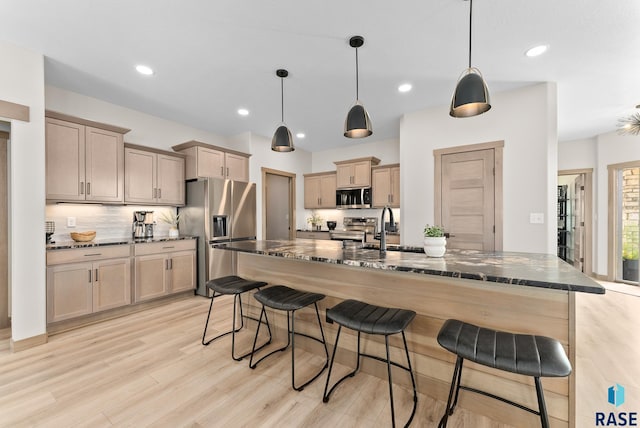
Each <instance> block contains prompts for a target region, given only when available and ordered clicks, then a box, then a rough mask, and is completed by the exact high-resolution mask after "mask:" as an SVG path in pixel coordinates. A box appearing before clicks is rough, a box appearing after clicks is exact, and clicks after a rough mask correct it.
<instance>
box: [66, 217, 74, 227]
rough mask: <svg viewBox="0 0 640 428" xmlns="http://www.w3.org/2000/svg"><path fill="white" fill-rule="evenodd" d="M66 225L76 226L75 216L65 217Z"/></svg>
mask: <svg viewBox="0 0 640 428" xmlns="http://www.w3.org/2000/svg"><path fill="white" fill-rule="evenodd" d="M67 227H76V218H75V217H67Z"/></svg>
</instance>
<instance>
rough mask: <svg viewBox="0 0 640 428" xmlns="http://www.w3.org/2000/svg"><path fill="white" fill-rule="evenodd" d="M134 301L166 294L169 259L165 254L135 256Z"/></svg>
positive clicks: (167, 289)
mask: <svg viewBox="0 0 640 428" xmlns="http://www.w3.org/2000/svg"><path fill="white" fill-rule="evenodd" d="M135 259H136V261H135V271H136V274H135V287H134V288H135V301H136V302H141V301H143V300H148V299H153V298H154V297H160V296H164V295H165V294H167V292H168V291H169V288H168V284H167V279H168V275H167V272H166V271H167V270H168V268H169V259H168V258H167V256H166V255H165V254H153V255H149V256H138V257H136V258H135Z"/></svg>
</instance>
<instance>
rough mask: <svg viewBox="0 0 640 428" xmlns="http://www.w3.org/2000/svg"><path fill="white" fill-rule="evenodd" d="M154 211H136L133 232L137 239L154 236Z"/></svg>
mask: <svg viewBox="0 0 640 428" xmlns="http://www.w3.org/2000/svg"><path fill="white" fill-rule="evenodd" d="M153 226H154V223H153V211H134V212H133V225H132V226H131V234H132V235H133V237H134V238H135V239H147V238H153Z"/></svg>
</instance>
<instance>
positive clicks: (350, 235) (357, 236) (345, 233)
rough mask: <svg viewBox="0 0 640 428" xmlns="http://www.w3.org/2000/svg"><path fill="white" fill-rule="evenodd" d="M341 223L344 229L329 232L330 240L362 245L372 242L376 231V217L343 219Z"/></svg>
mask: <svg viewBox="0 0 640 428" xmlns="http://www.w3.org/2000/svg"><path fill="white" fill-rule="evenodd" d="M342 223H343V225H344V229H343V230H333V231H331V232H330V233H331V239H333V240H337V241H344V240H351V241H360V242H362V243H364V242H367V241H373V237H374V236H375V234H376V232H377V231H378V219H377V218H376V217H345V218H344V219H343V221H342Z"/></svg>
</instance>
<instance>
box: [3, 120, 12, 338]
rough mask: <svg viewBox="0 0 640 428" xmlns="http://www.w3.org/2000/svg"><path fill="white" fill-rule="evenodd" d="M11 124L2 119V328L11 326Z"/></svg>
mask: <svg viewBox="0 0 640 428" xmlns="http://www.w3.org/2000/svg"><path fill="white" fill-rule="evenodd" d="M10 132H11V124H10V123H8V122H2V121H0V329H4V328H8V327H10V326H11V319H10V314H11V312H10V304H9V301H10V297H11V295H10V291H9V198H8V189H9V168H8V158H9V156H8V153H9V152H8V150H9V136H10Z"/></svg>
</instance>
